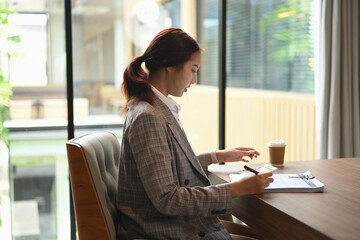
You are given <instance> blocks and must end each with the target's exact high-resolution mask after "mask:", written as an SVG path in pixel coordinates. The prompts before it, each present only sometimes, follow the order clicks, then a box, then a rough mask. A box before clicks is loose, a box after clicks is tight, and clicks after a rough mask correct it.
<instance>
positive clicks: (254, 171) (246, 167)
mask: <svg viewBox="0 0 360 240" xmlns="http://www.w3.org/2000/svg"><path fill="white" fill-rule="evenodd" d="M244 168H245V169H246V170H248V171H250V172H253V173H255V174H258V173H259V172H258V171H256V170H255V169H252V168H251V167H248V166H246V165H244Z"/></svg>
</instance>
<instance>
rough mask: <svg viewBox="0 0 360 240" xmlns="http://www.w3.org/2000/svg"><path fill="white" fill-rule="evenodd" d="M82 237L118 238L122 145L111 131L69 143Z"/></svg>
mask: <svg viewBox="0 0 360 240" xmlns="http://www.w3.org/2000/svg"><path fill="white" fill-rule="evenodd" d="M66 148H67V155H68V161H69V170H70V181H71V187H72V193H73V201H74V207H75V216H76V223H77V229H78V235H79V239H80V240H92V239H97V240H98V239H102V240H116V239H117V236H116V228H117V223H118V214H117V210H116V194H117V180H118V166H119V155H120V144H119V141H118V139H117V138H116V137H115V135H114V134H112V133H109V132H100V133H91V134H87V135H83V136H81V137H77V138H74V139H71V140H69V141H67V142H66Z"/></svg>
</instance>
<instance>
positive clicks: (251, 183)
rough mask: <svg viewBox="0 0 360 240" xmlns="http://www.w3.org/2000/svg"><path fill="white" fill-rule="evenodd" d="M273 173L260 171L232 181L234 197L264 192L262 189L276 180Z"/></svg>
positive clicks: (231, 186)
mask: <svg viewBox="0 0 360 240" xmlns="http://www.w3.org/2000/svg"><path fill="white" fill-rule="evenodd" d="M272 175H273V174H272V173H271V172H267V173H259V174H256V175H254V176H249V177H246V178H243V179H241V180H240V181H236V182H232V183H230V188H231V195H232V197H233V198H235V197H239V196H244V195H250V194H260V193H262V191H263V190H264V189H265V188H266V187H268V186H269V185H270V183H271V182H273V181H274V179H273V178H271V176H272Z"/></svg>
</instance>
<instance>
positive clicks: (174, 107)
mask: <svg viewBox="0 0 360 240" xmlns="http://www.w3.org/2000/svg"><path fill="white" fill-rule="evenodd" d="M151 87H152V90H153V92H154V94H155V95H156V96H157V97H158V98H159V99H160V100H161V101H162V102H163V103H164V104H165V105H166V106H168V108H169V109H170V111H171V113H172V114H173V116H174V117H175V119H176V121H177V122H178V124H179V126H180V128H181V129H183V127H182V125H181V122H180V119H179V116H180V111H181V106H180V105H179V104H178V103H177V102H176V101H175V100H174V99H172V98H171V97H169V96H168V97H167V96H165V95H164V94H162V93H161V92H160V91H159V90H157V89H156V88H155V87H154V86H152V85H151Z"/></svg>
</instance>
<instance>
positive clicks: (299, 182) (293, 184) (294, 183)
mask: <svg viewBox="0 0 360 240" xmlns="http://www.w3.org/2000/svg"><path fill="white" fill-rule="evenodd" d="M251 174H252V175H254V174H253V173H251ZM247 176H249V173H248V174H230V180H231V181H232V182H234V181H239V180H241V179H243V178H244V177H247ZM272 178H273V179H274V182H272V183H270V185H269V186H268V187H267V188H265V189H264V192H323V191H324V184H323V183H322V182H320V181H319V180H317V179H316V178H314V177H313V178H306V177H304V174H274V175H273V176H272Z"/></svg>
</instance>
